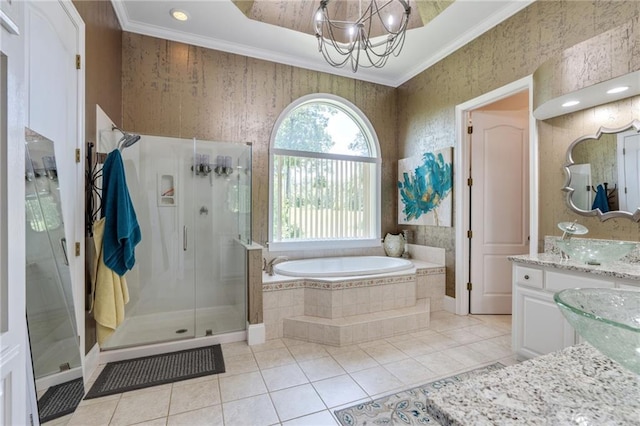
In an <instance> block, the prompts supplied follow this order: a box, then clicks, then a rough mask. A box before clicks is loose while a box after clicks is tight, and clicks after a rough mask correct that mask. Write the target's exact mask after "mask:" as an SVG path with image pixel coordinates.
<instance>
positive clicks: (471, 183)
mask: <svg viewBox="0 0 640 426" xmlns="http://www.w3.org/2000/svg"><path fill="white" fill-rule="evenodd" d="M467 186H473V179H472V178H468V179H467Z"/></svg>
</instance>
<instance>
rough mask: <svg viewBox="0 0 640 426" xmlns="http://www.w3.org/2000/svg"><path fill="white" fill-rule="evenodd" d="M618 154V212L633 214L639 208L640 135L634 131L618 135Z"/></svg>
mask: <svg viewBox="0 0 640 426" xmlns="http://www.w3.org/2000/svg"><path fill="white" fill-rule="evenodd" d="M620 148H622V149H620ZM618 153H619V155H618V176H619V181H620V182H619V183H618V188H619V189H618V199H619V202H620V210H624V211H627V212H631V213H634V212H635V211H636V210H637V209H638V208H640V134H638V133H637V132H635V131H631V132H625V133H621V134H619V135H618ZM620 154H622V158H620ZM623 165H624V166H623Z"/></svg>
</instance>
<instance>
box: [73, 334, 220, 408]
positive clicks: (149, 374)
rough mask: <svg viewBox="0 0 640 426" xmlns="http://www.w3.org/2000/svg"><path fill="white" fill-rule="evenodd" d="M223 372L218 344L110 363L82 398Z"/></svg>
mask: <svg viewBox="0 0 640 426" xmlns="http://www.w3.org/2000/svg"><path fill="white" fill-rule="evenodd" d="M218 373H224V359H223V358H222V349H221V348H220V345H213V346H206V347H204V348H196V349H187V350H184V351H178V352H170V353H166V354H161V355H152V356H145V357H142V358H135V359H128V360H125V361H117V362H110V363H108V364H107V365H106V366H105V367H104V370H102V372H101V373H100V375H99V376H98V378H97V379H96V382H95V383H94V385H93V386H92V387H91V389H90V390H89V392H88V393H87V396H85V397H84V399H91V398H98V397H101V396H106V395H113V394H116V393H122V392H128V391H132V390H136V389H142V388H147V387H150V386H156V385H162V384H165V383H172V382H177V381H180V380H187V379H193V378H194V377H200V376H206V375H209V374H218Z"/></svg>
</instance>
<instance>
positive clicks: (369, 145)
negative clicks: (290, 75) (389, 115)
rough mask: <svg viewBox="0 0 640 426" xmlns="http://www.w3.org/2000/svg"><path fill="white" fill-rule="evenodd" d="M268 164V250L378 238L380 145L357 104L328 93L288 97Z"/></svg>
mask: <svg viewBox="0 0 640 426" xmlns="http://www.w3.org/2000/svg"><path fill="white" fill-rule="evenodd" d="M269 166H270V177H271V178H270V191H269V250H273V251H278V250H300V249H321V248H349V247H373V246H379V245H380V147H379V144H378V139H377V137H376V135H375V132H374V130H373V127H372V126H371V123H369V120H368V119H367V118H366V117H365V116H364V114H363V113H362V112H361V111H360V110H359V109H358V108H357V107H356V106H355V105H353V104H351V103H350V102H348V101H347V100H345V99H342V98H339V97H337V96H333V95H327V94H314V95H308V96H304V97H302V98H300V99H298V100H297V101H295V102H293V103H292V104H291V105H289V106H288V107H287V108H286V109H285V110H284V111H283V112H282V114H280V117H279V118H278V120H277V121H276V124H275V126H274V129H273V133H272V135H271V150H270V154H269Z"/></svg>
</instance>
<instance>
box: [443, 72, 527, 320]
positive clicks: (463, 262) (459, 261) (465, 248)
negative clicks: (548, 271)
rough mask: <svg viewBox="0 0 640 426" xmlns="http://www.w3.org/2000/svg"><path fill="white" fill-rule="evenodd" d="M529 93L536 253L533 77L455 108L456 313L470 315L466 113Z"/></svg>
mask: <svg viewBox="0 0 640 426" xmlns="http://www.w3.org/2000/svg"><path fill="white" fill-rule="evenodd" d="M525 89H526V90H528V91H529V238H530V244H529V253H530V254H535V253H537V251H538V129H537V127H536V119H535V117H534V116H533V75H532V74H530V75H528V76H526V77H523V78H521V79H519V80H516V81H514V82H512V83H509V84H507V85H505V86H502V87H499V88H497V89H495V90H492V91H490V92H487V93H485V94H483V95H480V96H478V97H476V98H474V99H471V100H469V101H467V102H464V103H462V104H459V105H456V107H455V134H456V145H455V148H456V149H455V152H454V164H455V165H454V171H455V172H454V185H455V186H454V187H455V188H456V191H454V193H455V206H456V208H455V217H454V227H455V245H456V249H455V272H456V279H455V283H456V287H455V288H456V298H455V301H454V304H455V313H456V314H457V315H468V314H469V292H468V290H467V281H468V280H467V277H468V276H469V259H470V250H469V244H468V239H467V230H469V209H470V208H471V206H470V205H469V193H470V189H469V186H467V183H466V179H467V177H468V176H467V171H468V170H469V165H470V150H469V144H468V143H466V142H467V138H468V135H467V123H468V117H469V112H470V111H473V110H474V109H477V108H480V107H482V106H485V105H488V104H491V103H493V102H496V101H499V100H501V99H504V98H506V97H509V96H511V95H513V94H515V93H518V92H521V91H523V90H525Z"/></svg>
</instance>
